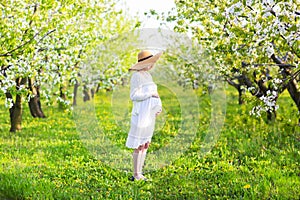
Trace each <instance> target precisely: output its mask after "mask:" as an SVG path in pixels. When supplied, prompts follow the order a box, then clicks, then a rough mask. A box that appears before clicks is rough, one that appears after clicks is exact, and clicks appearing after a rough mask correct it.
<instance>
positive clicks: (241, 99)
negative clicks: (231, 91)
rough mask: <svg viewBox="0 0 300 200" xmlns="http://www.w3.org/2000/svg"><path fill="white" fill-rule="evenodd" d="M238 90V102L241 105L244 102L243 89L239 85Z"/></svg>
mask: <svg viewBox="0 0 300 200" xmlns="http://www.w3.org/2000/svg"><path fill="white" fill-rule="evenodd" d="M238 92H239V104H240V105H243V104H244V103H245V102H244V98H243V94H244V93H245V91H244V90H243V89H241V87H239V88H238Z"/></svg>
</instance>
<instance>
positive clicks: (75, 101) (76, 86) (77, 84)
mask: <svg viewBox="0 0 300 200" xmlns="http://www.w3.org/2000/svg"><path fill="white" fill-rule="evenodd" d="M78 88H79V83H78V81H77V79H76V80H75V85H74V90H73V106H76V105H77V92H78Z"/></svg>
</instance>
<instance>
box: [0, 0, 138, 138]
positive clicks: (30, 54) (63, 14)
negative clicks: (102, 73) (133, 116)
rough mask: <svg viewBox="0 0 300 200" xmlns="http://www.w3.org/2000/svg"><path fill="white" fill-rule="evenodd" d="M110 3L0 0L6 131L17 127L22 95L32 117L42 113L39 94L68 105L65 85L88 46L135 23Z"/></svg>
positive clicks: (75, 77)
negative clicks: (7, 109) (9, 125)
mask: <svg viewBox="0 0 300 200" xmlns="http://www.w3.org/2000/svg"><path fill="white" fill-rule="evenodd" d="M114 5H115V1H105V0H101V1H85V0H70V1H56V0H47V1H35V2H33V1H29V0H23V1H21V0H17V1H4V2H1V3H0V13H1V16H0V17H1V20H0V45H1V49H0V95H1V96H2V95H4V96H5V97H6V98H5V104H6V106H7V107H8V108H9V111H10V119H11V129H10V131H11V132H14V131H17V130H20V129H21V121H22V102H23V101H24V98H25V97H26V98H27V100H28V102H29V106H30V111H31V114H32V115H33V116H34V117H45V115H44V113H43V111H42V109H41V102H40V97H41V96H42V97H43V98H45V102H46V103H47V104H48V103H51V102H53V101H58V102H60V103H62V104H67V105H69V104H70V101H69V100H68V99H69V98H66V97H67V96H69V97H72V96H73V93H72V92H71V90H70V89H68V87H69V86H72V85H74V84H75V83H76V81H77V80H78V70H79V67H80V63H81V62H82V60H84V59H85V58H86V57H87V56H88V55H87V53H88V52H89V49H91V48H93V47H94V46H96V45H98V44H99V43H101V42H103V41H106V40H108V39H109V38H110V37H111V36H112V35H115V34H117V33H118V34H119V33H120V32H122V31H127V29H130V28H131V27H132V26H133V25H134V23H132V21H130V20H128V19H126V18H125V17H124V15H123V14H122V12H119V11H116V10H115V8H114ZM125 24H126V26H125ZM124 27H126V28H124ZM99 67H101V66H99Z"/></svg>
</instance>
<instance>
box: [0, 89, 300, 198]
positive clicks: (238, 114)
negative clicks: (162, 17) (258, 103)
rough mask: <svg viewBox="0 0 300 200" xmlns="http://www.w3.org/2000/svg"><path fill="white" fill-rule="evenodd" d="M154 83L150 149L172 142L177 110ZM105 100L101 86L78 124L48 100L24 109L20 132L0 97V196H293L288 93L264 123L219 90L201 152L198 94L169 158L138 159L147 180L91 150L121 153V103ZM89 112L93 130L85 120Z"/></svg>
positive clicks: (295, 150) (294, 153) (206, 113)
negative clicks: (40, 114)
mask: <svg viewBox="0 0 300 200" xmlns="http://www.w3.org/2000/svg"><path fill="white" fill-rule="evenodd" d="M160 90H161V91H164V92H160V93H161V97H162V99H163V103H164V113H163V114H162V115H161V116H160V117H159V118H158V121H157V132H156V133H155V135H154V137H153V141H152V146H151V149H150V153H153V152H156V151H159V150H160V149H162V148H163V147H164V145H166V144H170V143H172V141H173V140H174V138H176V135H177V132H178V128H180V126H179V125H178V124H179V122H180V120H181V117H182V116H181V113H180V107H179V106H178V105H179V104H178V102H177V101H176V99H175V98H174V96H173V94H172V93H171V92H170V91H168V90H167V89H165V88H160ZM124 98H126V97H124ZM111 100H112V99H111V94H110V93H108V94H106V93H100V94H98V95H97V97H96V99H95V104H87V105H89V106H85V107H83V108H84V109H82V110H80V112H81V113H80V114H82V115H83V116H89V117H88V118H86V121H85V120H84V119H82V118H78V115H76V114H75V115H72V114H69V113H65V112H62V111H60V110H59V109H57V108H55V107H44V111H45V113H46V115H47V118H46V119H33V118H31V117H30V115H29V111H28V109H27V107H26V106H25V109H24V117H23V130H22V131H21V132H17V133H9V132H8V130H9V118H8V111H7V110H6V109H5V108H4V105H3V101H0V102H1V103H0V119H1V126H0V149H1V150H0V199H299V190H300V168H299V164H300V130H299V127H297V126H296V124H297V110H296V108H295V106H294V105H293V103H292V101H291V100H290V98H289V97H288V94H286V93H284V94H283V96H281V97H280V98H279V103H280V106H281V107H280V109H279V110H278V119H277V120H276V122H275V123H272V124H266V123H265V122H264V120H262V119H256V118H253V117H250V116H249V108H247V106H246V105H243V106H239V105H237V96H236V93H235V92H233V91H232V90H231V89H228V90H227V111H226V120H225V124H224V126H223V127H222V130H221V134H220V136H219V138H218V140H217V142H216V144H215V145H214V147H213V149H212V150H211V151H210V152H209V153H208V154H205V155H203V153H202V152H201V149H202V143H201V142H203V141H204V138H205V133H206V130H207V128H208V126H209V121H210V112H211V110H210V107H211V101H210V99H209V97H208V96H200V95H199V98H198V101H199V108H200V110H199V112H200V120H199V127H197V129H198V132H197V133H196V138H195V139H194V141H193V142H192V144H191V145H190V146H189V147H188V148H187V150H186V151H185V152H184V153H183V154H182V155H181V156H179V157H176V159H174V160H173V161H172V163H171V164H170V165H166V166H163V167H160V168H158V169H157V170H151V169H150V167H149V166H151V163H149V161H148V162H147V160H146V169H147V170H146V172H148V173H147V174H146V176H148V177H149V178H150V179H151V180H150V181H149V182H130V181H128V177H130V175H131V172H130V170H129V169H128V166H129V167H130V166H131V163H128V166H126V167H124V169H118V168H116V167H115V166H112V165H110V164H109V162H105V160H103V157H105V156H109V154H108V155H105V156H104V155H102V154H99V152H100V153H101V152H103V151H105V150H107V149H102V150H101V151H100V150H99V148H98V146H103V147H106V148H110V149H112V150H114V149H116V150H117V151H120V153H124V155H127V154H126V153H128V155H130V151H129V150H128V149H126V148H125V147H124V143H125V140H126V136H127V135H126V134H127V128H128V126H129V117H130V116H129V114H128V112H130V108H131V107H130V104H126V102H124V104H126V105H127V106H129V107H122V105H119V104H118V103H116V104H115V106H113V108H111V106H110V105H111ZM94 106H95V108H94ZM94 109H95V111H96V113H95V112H94ZM112 109H117V110H118V111H120V112H119V113H122V114H124V115H116V114H114V112H115V111H113V110H112ZM122 109H123V110H122ZM112 111H113V112H112ZM91 114H95V116H92V115H91ZM94 119H96V121H95V123H98V125H99V127H91V126H90V125H94V124H93V123H94V122H93V121H92V120H94ZM78 120H79V121H78ZM80 120H81V121H80ZM80 123H82V124H80ZM76 125H77V126H76ZM84 131H86V133H85V134H86V135H82V133H83V132H84ZM100 136H105V138H106V139H109V140H101V138H102V137H100ZM85 137H87V139H86V138H85ZM99 137H100V139H99ZM101 141H110V142H111V143H110V144H109V145H113V147H112V146H105V145H106V144H101V143H98V142H101ZM89 145H90V146H89ZM91 147H93V148H91ZM178 147H179V148H180V144H178ZM128 159H130V158H128ZM114 164H115V163H114Z"/></svg>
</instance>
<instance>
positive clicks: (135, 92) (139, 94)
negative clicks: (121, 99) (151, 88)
mask: <svg viewBox="0 0 300 200" xmlns="http://www.w3.org/2000/svg"><path fill="white" fill-rule="evenodd" d="M141 86H142V83H141V78H140V75H139V74H138V72H136V73H134V74H133V75H132V77H131V81H130V99H131V100H132V101H142V100H145V99H148V98H149V97H152V96H153V97H158V94H153V93H151V92H144V91H143V90H142V87H141Z"/></svg>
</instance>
